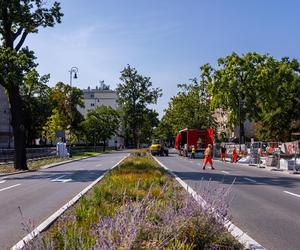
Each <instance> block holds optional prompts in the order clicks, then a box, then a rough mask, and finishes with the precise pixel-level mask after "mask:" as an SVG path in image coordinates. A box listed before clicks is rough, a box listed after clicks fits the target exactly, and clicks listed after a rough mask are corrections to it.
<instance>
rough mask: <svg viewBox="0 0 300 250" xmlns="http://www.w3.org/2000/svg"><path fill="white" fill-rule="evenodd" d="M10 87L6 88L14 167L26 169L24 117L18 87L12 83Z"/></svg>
mask: <svg viewBox="0 0 300 250" xmlns="http://www.w3.org/2000/svg"><path fill="white" fill-rule="evenodd" d="M12 86H13V87H12V88H9V89H7V91H8V97H9V103H10V110H11V116H12V128H13V135H14V149H15V161H14V167H15V169H19V170H27V169H28V168H27V159H26V135H25V126H24V118H23V115H24V114H23V112H22V99H21V96H20V91H19V87H18V86H15V85H13V84H12Z"/></svg>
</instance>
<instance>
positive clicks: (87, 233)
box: [26, 151, 242, 249]
mask: <svg viewBox="0 0 300 250" xmlns="http://www.w3.org/2000/svg"><path fill="white" fill-rule="evenodd" d="M227 191H228V190H226V192H225V191H224V190H223V192H220V193H219V194H218V195H219V199H214V209H212V206H207V207H206V208H203V207H201V206H200V205H199V204H198V203H197V202H195V200H194V199H193V198H192V197H191V196H189V195H187V193H186V192H185V191H183V190H182V188H181V187H180V186H179V185H178V184H177V183H175V181H174V180H173V179H172V178H171V177H170V176H169V175H168V174H167V173H166V172H165V171H164V170H163V169H162V168H159V167H158V166H157V165H156V163H155V162H154V161H153V159H152V158H150V157H148V156H147V155H146V152H145V151H139V152H136V153H134V156H131V157H130V158H129V159H127V160H125V162H123V163H122V164H121V165H120V166H119V167H117V168H116V169H114V170H113V171H111V172H110V173H109V174H107V176H106V177H104V179H103V180H102V181H101V182H100V183H99V184H97V185H96V186H95V187H94V188H93V189H92V190H91V191H90V192H89V193H88V194H87V195H85V196H84V197H82V198H81V199H80V201H79V202H78V203H77V204H76V205H75V206H74V207H73V208H72V209H70V210H68V211H67V212H66V213H65V214H63V215H62V216H61V218H59V219H58V220H57V221H56V222H55V223H54V224H53V225H52V226H51V227H50V228H49V229H48V230H47V231H46V232H44V233H43V234H42V235H41V236H38V238H36V239H35V240H34V241H33V242H32V243H31V244H29V245H28V246H27V248H26V249H92V248H94V249H209V248H213V247H215V248H216V249H218V247H223V248H222V249H242V246H241V245H240V244H239V243H238V242H237V241H236V240H235V239H234V238H233V237H232V236H231V235H230V233H228V232H227V231H226V230H225V229H224V227H223V224H222V223H223V222H224V219H225V217H226V216H227V215H228V214H227V209H226V208H227V206H226V205H224V204H225V202H224V200H225V199H224V197H226V194H228V192H227ZM207 194H210V195H211V190H210V191H209V192H208V193H207ZM220 201H222V202H221V203H218V202H220ZM215 212H220V216H215ZM28 229H30V227H28ZM29 231H30V230H29Z"/></svg>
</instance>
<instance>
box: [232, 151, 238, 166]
mask: <svg viewBox="0 0 300 250" xmlns="http://www.w3.org/2000/svg"><path fill="white" fill-rule="evenodd" d="M237 157H238V155H237V151H236V147H233V151H232V160H233V162H234V163H236V162H237Z"/></svg>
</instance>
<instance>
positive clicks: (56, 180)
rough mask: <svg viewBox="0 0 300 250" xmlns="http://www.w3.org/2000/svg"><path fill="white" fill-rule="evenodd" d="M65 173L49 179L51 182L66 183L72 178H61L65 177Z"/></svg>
mask: <svg viewBox="0 0 300 250" xmlns="http://www.w3.org/2000/svg"><path fill="white" fill-rule="evenodd" d="M65 176H66V175H62V176H59V177H57V178H56V179H53V180H51V181H53V182H63V183H66V182H69V181H71V180H72V179H62V178H63V177H65Z"/></svg>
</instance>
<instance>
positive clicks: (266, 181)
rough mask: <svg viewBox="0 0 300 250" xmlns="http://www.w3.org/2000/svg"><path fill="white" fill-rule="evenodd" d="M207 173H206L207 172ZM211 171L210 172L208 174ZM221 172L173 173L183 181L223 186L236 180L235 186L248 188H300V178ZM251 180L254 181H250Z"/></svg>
mask: <svg viewBox="0 0 300 250" xmlns="http://www.w3.org/2000/svg"><path fill="white" fill-rule="evenodd" d="M205 171H206V172H205ZM208 171H209V172H208ZM218 171H219V170H210V169H207V170H203V171H202V170H200V171H199V172H181V171H180V172H179V171H173V173H174V174H176V175H177V176H178V177H180V178H181V179H182V180H192V181H199V180H203V181H209V180H211V181H218V182H221V183H223V184H229V185H230V184H232V182H233V181H234V179H235V185H248V186H257V185H270V186H277V187H285V188H294V187H300V181H299V178H292V177H283V176H278V177H257V176H251V175H224V174H222V173H221V172H218ZM247 179H251V180H254V181H255V182H254V181H249V180H247Z"/></svg>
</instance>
